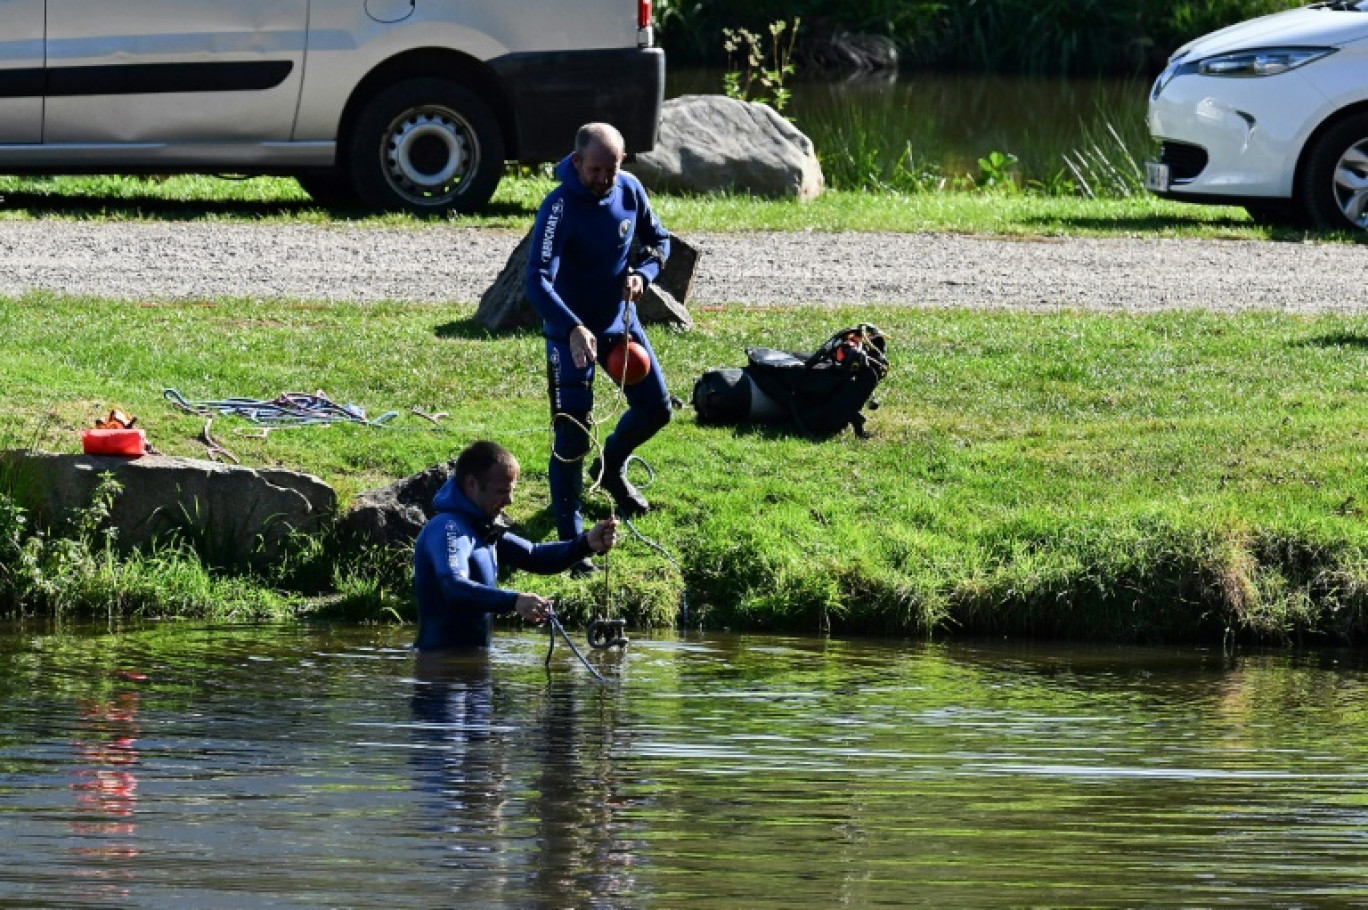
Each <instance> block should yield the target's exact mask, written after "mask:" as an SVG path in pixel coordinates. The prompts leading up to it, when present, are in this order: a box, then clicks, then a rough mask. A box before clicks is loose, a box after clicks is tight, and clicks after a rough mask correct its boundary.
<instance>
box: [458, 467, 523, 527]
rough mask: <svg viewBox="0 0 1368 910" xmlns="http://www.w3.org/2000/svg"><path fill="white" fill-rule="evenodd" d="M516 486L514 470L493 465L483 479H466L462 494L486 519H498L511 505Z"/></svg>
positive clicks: (516, 479) (516, 474)
mask: <svg viewBox="0 0 1368 910" xmlns="http://www.w3.org/2000/svg"><path fill="white" fill-rule="evenodd" d="M517 486H518V471H517V470H516V469H513V468H507V467H504V466H503V465H495V466H494V467H492V468H490V469H489V470H488V471H486V472H485V476H484V477H467V478H466V479H465V488H464V490H463V492H464V493H465V494H466V497H467V498H468V499H469V500H470V501H471V502H472V503H474V504H475V508H477V509H479V510H480V511H481V512H483V513H484V514H485V515H486V516H487V517H488V518H498V517H499V513H500V512H502V511H503V510H504V509H506V508H507V507H508V506H509V505H511V504H512V503H513V491H514V490H515V489H517Z"/></svg>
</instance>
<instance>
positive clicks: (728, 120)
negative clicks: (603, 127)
mask: <svg viewBox="0 0 1368 910" xmlns="http://www.w3.org/2000/svg"><path fill="white" fill-rule="evenodd" d="M632 173H634V174H636V175H637V177H639V178H640V179H641V182H642V183H644V184H645V185H646V186H647V187H648V188H650V189H652V190H657V191H662V192H671V193H722V192H732V193H750V194H752V195H755V196H766V197H771V198H783V197H796V198H798V199H800V200H808V199H813V198H815V197H817V196H819V195H821V193H822V190H823V189H824V188H825V186H826V181H825V179H824V178H823V177H822V166H821V164H820V163H819V162H818V161H817V154H816V152H815V151H814V150H813V147H812V140H810V139H809V138H808V137H807V136H805V135H803V133H802V132H801V131H800V130H799V129H798V128H797V127H796V126H794V125H793V124H792V123H789V122H788V121H787V120H785V119H784V118H783V117H781V116H780V115H779V114H778V113H777V112H776V111H775V110H774V108H772V107H770V106H768V105H765V104H759V103H757V102H751V101H738V100H736V99H735V98H728V97H725V96H723V95H684V96H682V97H679V98H672V99H671V100H669V101H666V102H665V107H664V110H663V112H662V115H661V121H660V139H659V141H658V142H656V146H655V149H654V150H652V151H650V152H647V153H645V154H642V155H638V156H637V158H636V161H635V162H634V163H633V164H632Z"/></svg>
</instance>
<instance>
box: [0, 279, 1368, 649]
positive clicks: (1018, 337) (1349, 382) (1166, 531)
mask: <svg viewBox="0 0 1368 910" xmlns="http://www.w3.org/2000/svg"><path fill="white" fill-rule="evenodd" d="M472 312H473V307H470V306H467V307H454V308H446V307H437V306H419V305H397V304H395V305H384V306H369V307H358V306H355V305H345V304H338V305H333V304H316V303H295V304H282V303H269V304H267V303H255V302H240V301H229V300H223V301H210V302H200V303H195V304H177V303H156V304H152V303H148V304H132V303H115V302H108V301H93V300H71V299H62V298H55V297H49V296H42V295H33V296H29V297H26V298H24V299H22V300H9V301H3V302H0V327H2V328H3V333H2V334H0V338H3V341H2V342H0V345H3V356H0V384H2V385H3V388H4V389H5V404H6V414H7V418H6V427H7V435H8V436H9V437H10V444H11V445H15V444H18V445H30V444H32V445H35V446H36V447H39V448H44V449H48V450H54V451H66V452H75V451H77V449H78V441H77V435H76V434H77V430H78V429H79V428H80V427H82V426H86V425H88V424H89V422H90V421H91V420H92V419H93V418H94V417H95V416H96V415H98V414H101V413H103V412H104V411H105V410H107V409H108V408H109V407H110V406H113V405H119V406H121V407H124V408H125V409H127V410H130V411H131V412H132V413H134V414H137V415H138V416H139V417H140V418H141V420H140V425H142V426H145V427H146V428H147V430H148V431H149V433H150V436H151V439H152V441H153V443H154V444H155V445H156V446H157V447H158V448H159V449H160V450H161V451H163V452H166V453H168V454H177V455H191V456H200V455H203V453H204V447H203V445H202V444H200V443H199V442H198V436H199V434H200V432H201V430H202V428H203V420H202V419H200V418H195V417H192V416H189V415H185V414H183V413H181V412H179V411H177V410H175V409H174V408H172V407H170V406H169V405H168V404H167V403H166V402H165V401H164V400H163V398H162V390H163V389H164V388H166V387H175V388H177V389H179V390H180V391H181V392H182V393H183V394H184V395H185V396H186V397H188V398H192V399H197V398H218V397H225V396H250V397H272V396H274V395H276V394H278V393H279V392H282V391H286V390H307V391H313V390H315V389H323V390H325V391H326V392H327V393H328V394H329V395H331V396H332V397H333V398H334V400H337V401H346V402H355V403H357V404H361V405H363V406H365V407H366V408H367V409H368V410H369V412H370V413H371V414H372V415H374V414H378V413H381V412H384V411H388V410H396V411H399V412H400V414H401V416H400V417H399V418H396V419H395V420H394V421H393V422H391V424H390V425H389V426H388V427H385V428H374V427H357V426H333V427H329V428H310V429H295V430H282V431H277V432H274V433H272V434H270V435H269V436H268V437H267V438H264V439H263V438H253V437H250V436H246V435H241V434H240V433H239V432H238V431H239V430H241V431H243V432H246V431H248V430H249V429H250V428H248V427H247V426H246V425H245V424H237V425H235V424H234V423H233V422H232V421H230V420H228V419H221V420H218V421H216V422H215V425H214V430H215V435H216V436H217V437H218V438H219V440H220V441H221V442H222V443H224V444H225V445H226V446H227V447H228V448H230V449H231V450H233V451H234V452H235V453H236V454H237V455H238V456H239V457H240V458H241V459H242V461H243V462H244V463H245V464H248V465H277V466H282V467H289V468H294V469H298V470H304V471H309V472H312V473H315V474H318V475H319V476H321V477H323V478H324V479H326V480H328V481H329V482H331V483H333V484H334V485H335V486H336V487H337V488H338V490H339V492H340V493H341V495H342V496H343V497H344V498H346V497H349V496H351V495H353V494H355V493H356V492H358V491H360V490H363V489H367V488H370V487H374V486H378V485H382V484H384V483H387V482H389V481H391V480H393V479H395V478H397V477H400V476H405V475H407V474H409V473H412V472H415V471H418V470H420V469H422V468H424V467H427V466H428V465H431V464H434V463H437V462H440V461H443V460H445V459H446V458H448V457H450V455H451V454H452V453H453V452H454V451H456V450H457V449H459V448H460V447H461V446H462V445H463V444H465V443H466V442H468V441H469V440H471V439H473V438H476V437H492V438H495V439H499V440H501V441H503V442H505V443H506V444H508V445H509V446H510V447H511V448H513V449H514V451H515V452H516V453H517V454H518V455H519V457H520V458H521V459H522V461H523V465H524V469H525V474H524V481H523V484H522V486H521V488H520V498H519V501H518V502H517V504H516V505H515V506H514V508H513V509H512V510H511V511H512V514H513V517H514V518H515V519H516V520H517V522H518V523H519V524H520V525H521V527H522V529H523V530H524V531H525V532H527V533H528V534H529V535H531V536H532V537H534V538H543V537H546V536H548V535H549V534H550V533H551V520H550V517H549V515H548V514H547V513H546V511H545V509H544V504H545V502H546V487H545V462H546V456H547V448H548V437H547V429H546V426H545V419H546V404H545V400H544V390H543V383H544V379H543V369H542V365H541V339H540V337H539V336H538V335H536V334H534V333H524V334H514V335H504V336H497V337H490V336H488V335H487V334H486V333H485V332H484V331H482V330H479V329H477V328H474V327H472V325H471V324H470V322H469V321H468V320H469V317H470V316H471V314H472ZM696 316H697V317H698V322H699V324H698V327H697V329H696V330H695V331H693V332H691V333H671V332H665V331H661V330H657V331H656V332H655V333H654V338H655V340H656V347H657V349H658V351H659V353H660V355H661V358H662V361H663V363H664V365H665V368H666V370H667V371H668V373H669V375H670V379H671V381H672V386H673V388H674V390H675V391H676V392H677V393H678V394H680V395H681V397H684V398H687V397H688V393H689V390H690V388H691V385H692V380H693V379H694V378H695V377H696V376H697V375H698V374H699V373H700V372H702V371H703V370H704V369H707V368H709V367H714V366H725V365H739V364H740V363H741V362H742V359H743V357H744V355H743V353H742V349H743V348H744V346H746V345H748V344H765V345H769V346H775V347H789V348H811V347H813V346H815V345H816V344H817V343H819V342H820V341H822V340H824V339H825V337H826V336H827V335H828V334H829V333H830V332H831V331H832V330H834V329H835V328H839V327H841V326H842V325H845V324H848V323H851V322H855V321H861V320H867V321H873V322H875V323H877V324H878V325H880V326H881V327H882V328H884V329H885V330H886V331H888V332H889V333H890V335H891V336H892V338H893V345H894V347H893V362H894V372H893V374H892V375H891V376H890V378H889V379H888V381H887V382H886V383H885V386H884V388H883V389H882V392H881V394H880V399H881V401H882V407H880V408H879V409H878V411H877V412H874V413H873V414H872V415H871V416H872V428H873V430H874V434H875V435H874V437H873V438H872V439H869V440H858V439H855V438H853V437H851V436H849V435H846V436H842V437H840V438H838V439H835V440H831V441H828V442H824V443H819V444H817V443H811V442H808V441H806V440H803V439H800V438H793V437H790V436H786V435H784V434H782V433H777V432H771V431H766V430H745V431H732V430H727V429H718V428H707V427H699V426H697V425H696V424H695V423H694V420H693V417H692V413H691V412H689V411H685V412H684V413H682V414H681V415H680V417H679V418H678V419H677V421H676V422H675V423H674V424H673V425H672V426H671V427H670V428H669V429H667V430H666V431H665V433H664V434H663V435H662V437H660V438H659V439H658V440H657V441H656V442H653V443H652V444H651V445H650V446H649V447H647V449H646V450H644V451H643V452H642V455H643V456H644V457H645V458H647V459H648V460H649V462H650V463H651V465H652V466H653V467H654V469H655V471H656V473H657V477H656V480H655V483H654V485H653V486H652V487H651V488H650V490H649V495H650V497H651V498H652V499H653V500H654V501H655V502H656V503H657V504H658V505H659V506H660V509H659V511H658V512H657V513H654V514H652V515H650V516H647V517H646V518H644V519H642V520H641V521H640V522H639V523H638V527H639V528H640V530H641V532H642V533H643V534H645V535H647V536H648V537H649V538H651V539H652V540H653V541H655V542H656V543H658V544H659V545H660V546H662V547H663V548H664V549H665V550H666V551H667V552H668V553H669V554H670V556H671V557H672V559H673V560H674V563H672V562H671V561H670V560H669V559H667V558H666V557H665V556H662V555H661V554H660V553H659V552H657V551H656V550H654V549H652V548H650V547H648V546H646V545H644V544H642V543H640V542H639V541H636V540H629V541H628V542H627V543H625V544H624V545H623V547H622V548H621V550H619V551H618V552H616V553H615V554H614V556H613V558H612V573H611V581H612V586H611V589H610V590H608V592H607V594H605V589H604V586H603V583H602V580H599V581H597V582H577V581H572V580H569V579H561V578H556V579H548V580H544V581H543V580H536V581H529V579H527V578H525V577H524V578H521V579H520V582H522V583H525V584H535V585H536V586H537V588H538V589H539V590H545V591H550V592H554V593H555V594H556V595H557V596H558V597H559V598H560V601H561V604H562V608H563V609H564V610H565V611H566V612H568V613H570V614H572V615H576V616H580V617H582V616H587V615H590V614H592V613H594V612H598V611H599V610H600V609H601V608H602V605H603V603H604V601H605V599H606V598H610V599H611V605H610V606H611V611H612V612H614V613H619V612H620V613H625V614H626V615H628V616H629V617H631V618H632V619H633V620H634V621H636V622H639V623H648V624H659V623H669V622H672V621H674V619H675V617H676V612H677V610H678V608H679V606H680V595H681V593H684V594H687V604H688V607H689V610H690V617H691V621H692V622H693V623H702V624H704V625H706V626H708V627H712V628H717V627H723V626H727V627H732V628H741V627H744V628H753V629H774V630H778V629H786V630H797V631H808V632H816V631H818V630H821V629H826V628H830V629H831V630H832V631H833V632H837V633H846V632H848V633H854V632H873V633H880V634H894V635H923V634H927V633H930V632H932V631H939V632H952V633H953V632H965V633H967V632H992V633H1002V634H1009V635H1067V636H1074V637H1086V638H1112V639H1151V638H1177V637H1220V636H1222V635H1225V634H1227V633H1230V634H1235V635H1238V636H1240V637H1243V638H1248V639H1259V640H1274V641H1281V640H1293V639H1319V638H1326V639H1335V640H1361V639H1362V638H1363V636H1364V634H1365V632H1366V631H1368V619H1366V618H1365V606H1366V605H1368V525H1366V524H1365V521H1364V517H1363V510H1364V508H1365V507H1368V487H1366V484H1368V460H1366V459H1365V457H1364V454H1363V453H1364V451H1365V445H1364V442H1365V440H1364V437H1365V431H1364V429H1363V426H1362V421H1361V418H1360V415H1361V414H1362V413H1363V412H1364V409H1365V407H1366V406H1368V382H1365V381H1364V378H1363V377H1364V375H1365V366H1368V321H1365V320H1362V319H1352V318H1330V317H1325V318H1316V319H1301V318H1295V317H1290V316H1285V315H1275V314H1250V315H1243V316H1212V315H1203V314H1177V313H1174V314H1163V315H1153V316H1126V315H1082V314H1076V313H1062V314H1052V315H1020V314H1008V313H968V312H946V311H918V310H908V309H896V308H891V307H881V306H879V305H878V304H877V303H874V304H871V305H870V306H869V307H865V308H861V309H860V310H859V311H858V312H856V311H829V310H817V311H812V310H807V309H794V310H782V311H780V310H772V309H749V308H741V307H737V308H721V309H709V310H707V311H703V312H699V313H697V314H696ZM601 398H602V400H603V401H604V406H603V407H602V408H601V411H602V413H601V415H600V416H601V417H603V418H604V419H605V421H608V420H611V419H612V417H613V416H614V413H615V411H614V406H613V398H612V396H610V395H607V394H606V388H605V389H603V390H602V392H601ZM413 407H418V408H420V409H422V410H424V411H427V412H429V413H431V412H435V411H444V412H448V413H449V415H450V416H449V417H447V418H444V419H443V420H442V421H441V422H440V424H439V425H436V426H434V425H432V424H431V423H429V422H427V421H425V420H423V419H421V418H419V417H417V416H414V415H412V414H410V413H408V412H409V409H410V408H413ZM604 505H605V504H604V503H602V502H596V503H595V504H594V505H593V509H592V511H594V512H595V513H602V512H603V510H604ZM20 545H22V541H21V542H20ZM406 561H407V560H406V554H404V553H395V554H377V553H374V552H369V553H356V552H347V551H344V550H341V549H338V548H335V547H333V546H332V545H331V544H329V543H328V542H326V541H312V542H310V543H309V545H308V546H306V547H304V548H303V549H302V551H301V553H300V555H299V557H298V558H297V559H296V560H294V561H292V563H291V564H290V565H288V566H284V567H282V568H281V571H280V572H279V573H278V575H276V576H274V577H272V578H270V579H264V580H258V581H257V582H255V583H254V584H256V587H257V589H259V590H265V591H270V592H272V596H274V597H275V598H277V599H276V601H275V602H274V605H271V604H267V603H266V602H265V601H264V600H261V601H255V602H254V601H251V600H250V598H244V597H243V595H241V594H239V595H238V596H239V598H240V601H239V602H240V603H241V604H242V605H241V606H239V608H238V609H239V610H240V611H242V613H241V615H247V614H248V613H250V612H251V611H252V610H256V609H260V610H268V609H285V610H296V609H299V608H301V607H304V606H305V605H306V604H308V603H310V601H307V600H306V599H305V595H310V594H318V593H324V594H328V595H330V599H329V601H328V602H329V603H331V604H332V605H333V607H336V604H337V602H338V601H339V599H340V601H341V602H342V603H343V605H344V606H345V607H346V608H347V611H348V614H349V615H352V616H361V617H366V618H372V619H386V618H391V619H392V618H393V617H394V616H396V615H402V616H408V615H410V614H411V608H410V606H409V604H408V591H407V580H406V577H405V574H406V568H405V567H406ZM5 562H6V564H7V570H8V571H11V572H12V571H13V570H12V569H8V565H9V564H10V563H11V560H10V559H9V558H6V560H5ZM676 563H677V566H678V568H676V565H675V564H676ZM205 571H206V572H207V570H205ZM207 574H208V577H210V578H211V579H218V581H219V583H223V584H229V583H231V584H234V585H240V584H241V583H242V582H241V580H240V579H237V580H229V579H224V578H223V577H222V576H217V575H214V573H207ZM77 599H79V598H77ZM211 599H212V597H202V598H200V600H195V598H193V597H191V598H188V600H190V601H194V603H193V604H190V603H182V604H181V606H177V605H176V604H175V603H169V604H158V603H155V602H154V603H151V604H149V603H145V602H136V603H131V604H130V606H129V609H134V610H141V611H143V612H148V613H166V612H177V613H187V614H188V613H192V612H194V611H195V610H197V609H200V608H201V607H203V606H204V604H203V603H201V601H204V600H211ZM77 607H78V605H77V604H69V605H68V608H69V609H77ZM99 608H100V609H103V610H116V609H123V607H121V606H120V605H119V604H117V603H110V602H107V601H106V602H102V603H101V604H100V605H99Z"/></svg>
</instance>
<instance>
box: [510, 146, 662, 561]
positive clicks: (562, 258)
mask: <svg viewBox="0 0 1368 910" xmlns="http://www.w3.org/2000/svg"><path fill="white" fill-rule="evenodd" d="M556 176H557V177H559V178H560V181H561V184H560V186H559V187H557V188H556V189H554V190H552V191H551V192H550V194H548V195H547V197H546V199H545V201H543V202H542V206H541V210H540V211H539V212H538V213H537V221H536V224H535V225H534V226H533V228H532V248H531V252H530V254H529V256H528V264H527V299H528V300H529V301H530V302H531V303H532V306H533V307H534V308H535V309H536V310H537V312H538V313H539V314H540V315H541V317H542V321H543V334H544V335H545V336H546V364H547V380H548V385H549V390H550V395H551V419H552V423H553V426H554V442H553V445H552V452H551V464H550V468H549V470H548V477H547V480H548V484H549V486H550V488H551V505H552V509H553V510H554V512H555V515H556V531H557V533H558V534H559V535H560V537H561V539H562V540H568V539H570V538H572V537H574V536H576V535H577V534H579V533H580V532H581V531H582V530H583V521H582V519H581V517H580V507H581V501H580V497H581V492H582V486H583V479H584V475H583V463H582V462H583V458H584V456H585V455H586V454H588V450H589V435H588V433H587V432H586V430H585V427H587V426H588V425H589V420H590V417H589V415H590V412H591V411H592V410H593V407H594V387H593V381H594V365H593V364H590V365H589V366H587V367H585V368H584V369H580V368H578V367H576V366H575V361H574V357H572V356H571V353H570V332H571V331H572V330H573V329H574V328H575V326H577V325H583V326H584V327H585V328H587V329H588V330H589V331H591V332H593V333H594V336H595V337H596V338H597V340H598V361H599V363H600V364H603V363H604V362H605V361H606V359H607V356H608V352H609V351H610V350H611V349H612V347H613V345H615V344H616V343H617V342H618V341H620V340H621V339H622V336H623V334H624V332H625V333H627V334H630V335H631V337H632V338H633V340H635V341H636V342H637V343H638V344H640V345H641V346H642V347H643V348H645V349H646V353H647V354H648V355H649V357H650V360H651V368H650V373H649V374H648V375H647V376H646V378H645V379H644V380H642V381H641V382H639V383H637V384H635V385H629V386H627V387H626V389H624V394H625V396H626V399H627V411H626V413H624V414H623V415H622V418H621V419H620V420H619V421H618V423H617V426H616V427H615V428H614V430H613V433H612V435H610V436H609V437H608V439H607V440H606V441H605V442H604V444H603V460H604V464H605V466H606V470H609V471H613V470H617V469H618V468H620V467H621V466H622V465H623V464H624V463H625V462H626V460H627V457H628V456H629V455H631V454H632V452H633V451H634V450H635V449H636V448H637V446H639V445H641V444H642V443H644V442H645V441H646V440H648V439H650V438H651V437H652V436H654V435H655V434H656V433H657V432H658V431H659V430H660V428H661V427H663V426H665V424H667V423H669V422H670V393H669V390H668V389H667V387H666V385H665V376H664V374H663V373H662V372H661V369H660V362H659V361H658V360H657V359H656V355H655V351H654V350H653V349H652V348H651V344H650V342H649V341H648V340H647V339H646V334H645V332H643V331H642V329H641V323H640V321H639V320H638V319H637V318H636V307H635V306H634V305H630V304H625V302H624V301H623V299H622V286H623V282H624V280H625V279H626V278H627V274H628V272H629V270H632V269H634V270H635V271H636V272H637V274H639V275H641V277H642V280H643V281H644V282H646V283H647V284H650V283H651V282H652V281H654V280H655V279H656V278H657V277H658V276H659V275H660V269H661V267H662V266H663V264H664V260H665V259H666V258H668V257H669V255H670V234H669V232H668V231H666V230H665V228H664V227H662V226H661V224H660V221H659V220H658V219H657V218H656V216H655V213H654V212H653V211H652V210H651V204H650V202H649V201H648V200H647V198H646V190H645V189H644V188H643V187H642V185H641V182H640V181H638V180H637V179H636V178H635V177H633V176H632V175H631V174H628V173H625V172H619V174H618V177H617V181H616V183H615V184H614V186H613V188H612V189H611V190H610V191H609V192H608V195H607V196H603V197H600V196H597V195H595V194H594V193H593V192H591V191H590V190H589V189H588V188H587V187H585V186H584V184H583V183H582V182H581V181H580V178H579V174H578V172H576V170H575V166H574V163H573V162H572V161H571V160H570V158H568V157H567V158H565V159H564V160H562V161H561V163H560V164H559V165H557V167H556ZM634 240H635V241H637V244H638V248H641V249H653V250H655V251H657V253H658V256H638V257H636V258H637V261H635V262H633V261H631V259H632V258H633V257H634V252H633V241H634Z"/></svg>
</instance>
